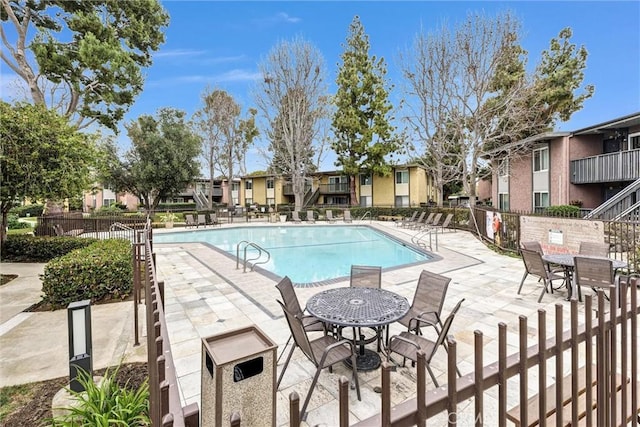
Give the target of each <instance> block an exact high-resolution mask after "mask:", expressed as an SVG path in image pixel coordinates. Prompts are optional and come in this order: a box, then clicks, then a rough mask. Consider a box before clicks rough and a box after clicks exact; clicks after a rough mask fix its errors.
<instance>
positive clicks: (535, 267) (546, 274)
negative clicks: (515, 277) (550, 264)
mask: <svg viewBox="0 0 640 427" xmlns="http://www.w3.org/2000/svg"><path fill="white" fill-rule="evenodd" d="M520 254H521V255H522V261H523V262H524V268H525V272H524V275H523V276H522V280H521V281H520V287H518V294H519V293H520V291H521V290H522V286H523V285H524V281H525V279H526V278H527V276H528V275H530V274H531V275H532V276H536V277H538V278H540V279H542V282H543V284H544V288H543V289H542V292H541V293H540V297H539V298H538V302H540V301H542V297H543V296H544V293H545V292H550V293H553V286H552V285H551V282H552V281H553V280H563V281H564V280H565V276H560V275H558V274H555V273H554V272H552V271H549V269H548V268H547V266H546V264H545V262H544V261H543V259H542V254H541V253H540V252H536V251H531V250H528V249H521V250H520Z"/></svg>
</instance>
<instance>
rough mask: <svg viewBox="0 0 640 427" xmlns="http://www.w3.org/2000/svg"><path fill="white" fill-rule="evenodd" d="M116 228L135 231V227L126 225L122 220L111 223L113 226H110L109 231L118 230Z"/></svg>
mask: <svg viewBox="0 0 640 427" xmlns="http://www.w3.org/2000/svg"><path fill="white" fill-rule="evenodd" d="M116 229H120V230H126V231H133V230H134V229H133V228H131V227H129V226H127V225H124V224H123V223H121V222H114V223H113V224H111V226H110V227H109V231H116Z"/></svg>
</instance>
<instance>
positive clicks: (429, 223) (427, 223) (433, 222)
mask: <svg viewBox="0 0 640 427" xmlns="http://www.w3.org/2000/svg"><path fill="white" fill-rule="evenodd" d="M432 218H433V219H432V220H431V221H429V218H427V220H426V221H425V222H424V224H418V225H416V226H415V227H411V228H412V229H414V230H415V229H418V230H425V229H428V228H433V227H437V226H438V223H440V218H442V212H438V213H437V214H435V216H433V217H432Z"/></svg>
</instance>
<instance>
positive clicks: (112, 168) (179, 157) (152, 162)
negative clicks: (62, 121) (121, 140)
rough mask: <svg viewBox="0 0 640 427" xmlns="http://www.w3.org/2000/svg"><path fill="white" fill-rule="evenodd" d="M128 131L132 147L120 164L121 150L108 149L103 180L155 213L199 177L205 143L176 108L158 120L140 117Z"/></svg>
mask: <svg viewBox="0 0 640 427" xmlns="http://www.w3.org/2000/svg"><path fill="white" fill-rule="evenodd" d="M125 127H126V129H127V134H128V135H129V138H130V139H131V144H132V147H131V149H130V150H129V151H128V152H127V153H126V154H125V156H124V159H123V160H120V159H119V157H118V152H117V147H116V146H115V145H114V144H113V143H111V144H109V145H108V149H109V151H110V156H109V159H108V162H107V165H106V168H105V170H104V171H102V175H103V176H102V180H103V181H104V182H105V184H107V185H109V186H110V187H112V188H113V189H114V190H116V191H128V192H130V193H132V194H135V195H136V196H137V197H138V198H139V199H140V201H141V202H142V204H143V205H144V207H145V209H146V210H147V211H148V212H153V211H154V210H155V209H156V207H157V206H158V203H160V201H161V200H162V199H165V198H168V197H173V196H175V195H177V194H178V193H179V192H181V191H182V190H184V189H185V188H186V187H187V186H188V185H189V184H192V183H193V181H194V180H195V178H197V177H198V174H199V169H200V168H199V164H198V161H197V158H198V155H199V154H200V148H201V140H200V137H199V136H198V135H197V134H196V133H195V132H194V131H193V130H192V128H191V125H190V123H188V122H187V121H186V120H185V113H184V112H183V111H180V110H176V109H173V108H161V109H160V110H159V111H158V113H157V117H152V116H148V115H143V116H140V117H139V118H138V119H137V120H136V121H131V122H130V123H128V124H127V125H126V126H125Z"/></svg>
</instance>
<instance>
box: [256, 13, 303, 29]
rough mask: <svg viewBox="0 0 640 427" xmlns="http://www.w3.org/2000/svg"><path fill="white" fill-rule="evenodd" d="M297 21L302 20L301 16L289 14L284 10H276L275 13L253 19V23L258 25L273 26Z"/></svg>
mask: <svg viewBox="0 0 640 427" xmlns="http://www.w3.org/2000/svg"><path fill="white" fill-rule="evenodd" d="M298 22H302V18H299V17H297V16H291V15H289V14H288V13H286V12H278V13H276V14H275V15H271V16H268V17H265V18H262V19H257V20H255V21H254V23H255V24H257V25H259V26H263V27H264V26H273V25H278V24H281V23H284V24H297V23H298Z"/></svg>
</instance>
